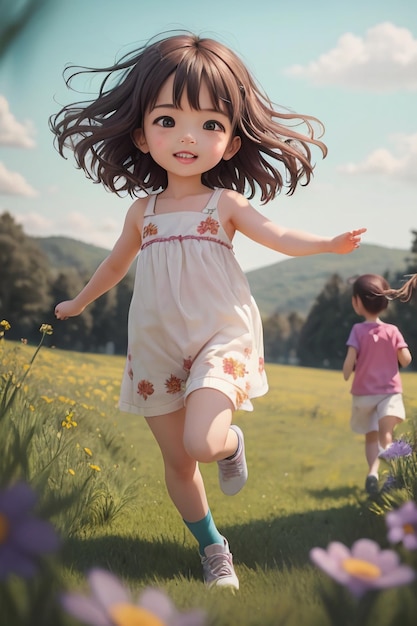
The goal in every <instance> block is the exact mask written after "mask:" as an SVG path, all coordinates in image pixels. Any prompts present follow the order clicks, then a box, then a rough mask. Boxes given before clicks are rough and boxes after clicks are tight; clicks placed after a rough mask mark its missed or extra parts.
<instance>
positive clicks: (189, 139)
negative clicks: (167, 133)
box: [180, 132, 196, 144]
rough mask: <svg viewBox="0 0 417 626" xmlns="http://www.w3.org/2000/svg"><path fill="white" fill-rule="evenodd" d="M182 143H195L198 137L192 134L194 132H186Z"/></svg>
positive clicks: (181, 140)
mask: <svg viewBox="0 0 417 626" xmlns="http://www.w3.org/2000/svg"><path fill="white" fill-rule="evenodd" d="M180 143H184V144H194V143H196V139H195V137H194V135H192V133H190V132H187V133H184V135H183V136H182V137H181V139H180Z"/></svg>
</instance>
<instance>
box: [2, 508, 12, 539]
mask: <svg viewBox="0 0 417 626" xmlns="http://www.w3.org/2000/svg"><path fill="white" fill-rule="evenodd" d="M9 528H10V524H9V520H8V519H7V517H6V516H5V515H3V514H2V513H0V544H2V543H5V541H6V539H7V536H8V534H9Z"/></svg>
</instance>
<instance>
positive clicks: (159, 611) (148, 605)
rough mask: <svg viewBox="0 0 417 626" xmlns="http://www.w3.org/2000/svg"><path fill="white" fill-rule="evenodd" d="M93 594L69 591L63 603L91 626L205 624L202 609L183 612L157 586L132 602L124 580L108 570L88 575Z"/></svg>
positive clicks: (68, 610) (69, 610)
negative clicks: (87, 594)
mask: <svg viewBox="0 0 417 626" xmlns="http://www.w3.org/2000/svg"><path fill="white" fill-rule="evenodd" d="M87 578H88V582H89V584H90V588H91V592H92V595H91V596H90V597H87V596H83V595H81V594H78V593H66V594H64V595H63V596H62V598H61V605H62V607H63V608H64V609H65V611H66V612H67V613H69V614H70V615H72V616H73V617H76V618H77V619H78V620H80V621H82V622H84V623H85V624H90V625H91V626H128V625H129V624H138V625H139V624H143V625H144V626H145V625H146V626H204V624H205V623H206V617H205V614H204V613H203V612H202V611H200V610H193V611H188V612H186V613H180V612H179V611H177V609H176V608H175V606H174V604H173V603H172V602H171V600H170V598H168V596H167V595H166V594H165V593H163V592H162V591H159V590H157V589H151V588H148V589H145V591H144V592H143V593H142V595H141V596H140V598H139V601H138V602H132V599H131V595H130V593H129V591H128V590H127V589H126V588H125V587H124V586H123V585H122V583H121V581H120V580H119V579H118V578H117V577H116V576H114V575H113V574H111V573H110V572H107V571H106V570H103V569H99V568H94V569H92V570H91V571H90V572H89V574H88V576H87Z"/></svg>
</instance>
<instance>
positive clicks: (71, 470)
mask: <svg viewBox="0 0 417 626" xmlns="http://www.w3.org/2000/svg"><path fill="white" fill-rule="evenodd" d="M68 474H71V476H75V471H74V470H73V469H71V468H70V469H69V470H68Z"/></svg>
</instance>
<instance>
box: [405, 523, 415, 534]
mask: <svg viewBox="0 0 417 626" xmlns="http://www.w3.org/2000/svg"><path fill="white" fill-rule="evenodd" d="M403 531H404V532H405V534H406V535H414V533H415V530H414V526H413V525H412V524H404V526H403Z"/></svg>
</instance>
